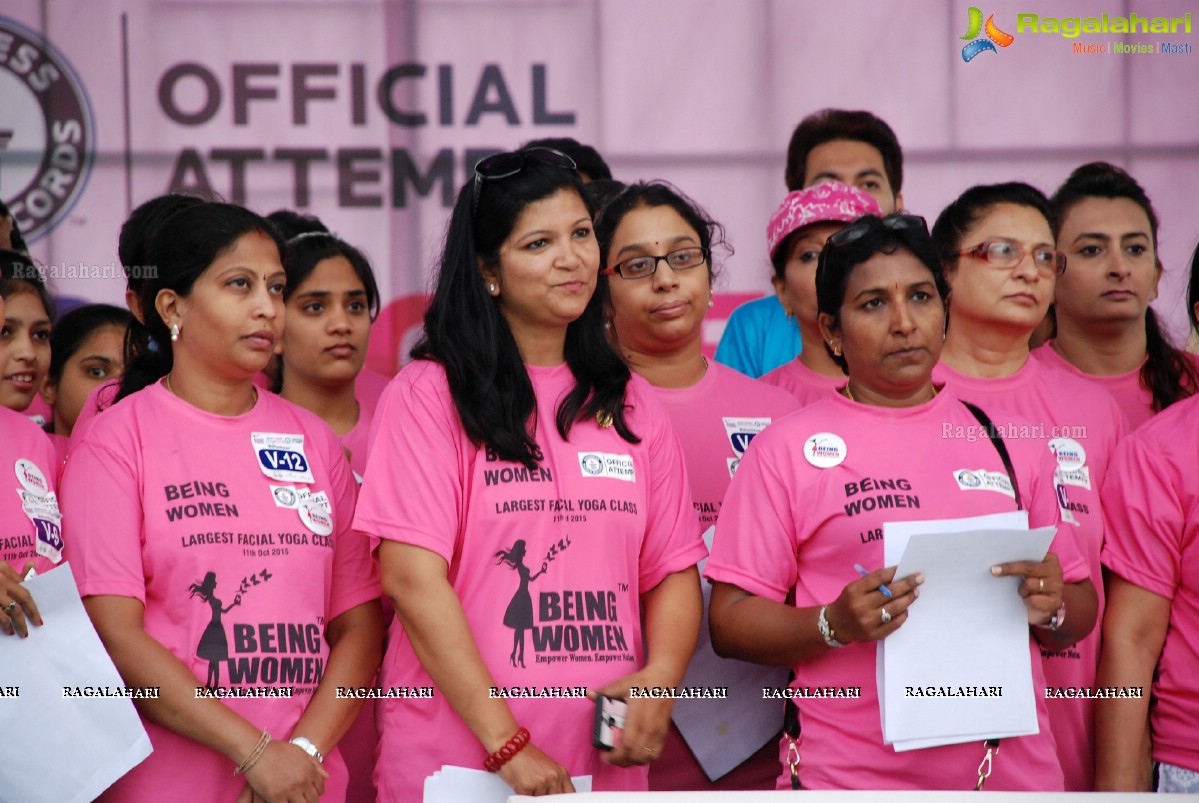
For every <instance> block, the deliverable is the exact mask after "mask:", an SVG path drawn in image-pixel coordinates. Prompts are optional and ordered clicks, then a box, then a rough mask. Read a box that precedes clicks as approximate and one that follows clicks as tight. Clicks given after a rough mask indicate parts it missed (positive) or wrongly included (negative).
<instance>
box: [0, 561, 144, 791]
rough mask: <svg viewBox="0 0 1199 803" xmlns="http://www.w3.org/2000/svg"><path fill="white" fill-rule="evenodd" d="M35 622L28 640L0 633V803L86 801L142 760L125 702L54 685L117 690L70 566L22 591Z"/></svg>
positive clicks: (140, 741)
mask: <svg viewBox="0 0 1199 803" xmlns="http://www.w3.org/2000/svg"><path fill="white" fill-rule="evenodd" d="M24 585H25V587H26V588H27V589H29V592H30V594H32V595H33V599H34V602H36V603H37V606H38V610H39V611H40V612H41V614H42V620H43V621H44V622H45V624H44V625H43V626H42V627H30V628H29V638H27V639H20V638H17V637H16V636H5V635H0V686H3V687H5V688H7V687H12V686H15V687H17V688H18V689H19V695H20V696H18V697H7V696H6V697H5V698H4V699H0V714H2V716H0V719H2V720H3V721H4V722H5V723H6V725H5V728H4V731H5V734H6V737H7V738H9V739H11V740H12V744H11V745H10V747H11V750H10V751H8V752H6V754H5V757H4V759H3V760H0V798H2V799H4V800H13V801H17V800H19V801H21V802H22V803H43V801H44V803H86V801H90V800H93V799H94V798H96V797H97V796H98V795H99V794H100V793H101V792H103V791H104V790H105V789H107V788H108V787H109V786H111V785H112V783H113V782H114V781H116V780H117V779H118V778H120V777H121V776H122V775H124V774H125V773H126V772H128V771H129V770H131V769H133V768H134V767H136V766H137V765H138V764H139V763H141V762H142V760H144V759H145V758H146V756H148V755H150V750H151V747H150V738H149V737H148V736H147V735H146V731H145V729H144V728H143V727H142V723H141V720H140V719H139V718H138V715H137V710H136V709H135V708H134V707H133V702H132V701H130V700H129V699H127V698H124V697H68V696H67V693H66V692H64V687H65V688H69V689H71V690H72V691H73V690H74V689H76V688H84V687H89V688H93V689H94V688H97V687H101V688H110V689H118V688H119V689H123V688H124V687H125V683H124V681H122V680H121V676H120V675H119V674H118V673H117V670H116V667H115V666H113V664H112V660H111V659H110V658H109V657H108V653H107V652H105V650H104V645H103V644H101V643H100V637H99V636H98V635H96V631H95V629H94V628H93V627H92V623H91V620H90V619H89V618H88V616H87V612H86V611H85V610H84V609H83V603H82V602H81V601H80V599H79V588H78V587H77V586H76V585H75V576H74V575H73V574H72V572H71V567H70V564H68V563H64V564H62V565H61V566H56V567H55V568H53V569H51V570H50V571H48V572H46V573H45V574H41V575H38V576H37V577H34V578H33V579H31V580H27V581H26V582H25V583H24Z"/></svg>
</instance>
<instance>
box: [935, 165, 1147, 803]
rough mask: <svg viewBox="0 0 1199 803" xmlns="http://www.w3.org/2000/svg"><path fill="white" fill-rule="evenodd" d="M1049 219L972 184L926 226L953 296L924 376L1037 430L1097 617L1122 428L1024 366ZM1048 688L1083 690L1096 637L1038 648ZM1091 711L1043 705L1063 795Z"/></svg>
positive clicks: (1076, 393)
mask: <svg viewBox="0 0 1199 803" xmlns="http://www.w3.org/2000/svg"><path fill="white" fill-rule="evenodd" d="M1052 219H1053V212H1052V210H1051V209H1050V207H1049V201H1048V199H1046V198H1045V196H1044V195H1043V194H1042V193H1041V191H1040V190H1038V189H1036V188H1034V187H1030V186H1029V185H1027V184H1022V183H1019V182H1011V183H1007V184H989V185H979V186H976V187H972V188H970V189H968V190H966V192H964V193H962V195H960V196H959V197H958V198H957V200H955V201H954V202H953V203H951V204H950V205H949V206H947V207H946V208H945V209H944V211H942V212H941V215H940V216H939V217H938V218H937V223H936V225H934V226H933V230H932V236H933V239H934V240H935V241H936V243H937V247H938V249H940V251H941V258H942V259H943V260H944V263H945V274H946V278H947V279H948V280H949V285H950V288H951V289H952V292H953V303H952V304H951V306H950V309H949V329H948V332H947V334H946V340H945V347H944V349H943V350H942V352H941V362H940V363H938V365H937V367H936V369H935V370H934V372H933V376H934V377H935V378H936V379H937V380H938V381H943V382H946V383H948V384H949V385H950V386H951V387H952V388H953V389H954V391H955V392H956V393H958V395H960V396H961V397H962V398H964V399H967V400H969V401H971V402H974V403H975V404H978V405H980V406H981V407H983V408H984V409H986V410H987V411H988V413H989V414H990V415H991V416H992V418H993V420H996V421H997V422H998V421H1002V420H1003V419H1002V416H1003V415H1011V414H1015V415H1017V416H1021V417H1023V418H1024V419H1026V420H1029V421H1032V422H1033V423H1034V424H1036V425H1038V429H1037V430H1035V431H1033V432H1031V433H1029V434H1030V436H1031V437H1032V438H1033V439H1036V440H1039V441H1041V443H1042V444H1044V446H1045V448H1046V451H1047V452H1052V453H1053V454H1054V456H1055V458H1056V460H1057V463H1058V466H1057V470H1056V472H1055V476H1054V487H1055V489H1056V491H1057V498H1058V506H1059V509H1060V511H1061V517H1062V522H1063V524H1064V525H1067V526H1070V527H1071V528H1073V530H1074V533H1075V535H1076V536H1078V539H1079V542H1080V546H1081V548H1082V550H1083V552H1084V554H1085V555H1086V558H1087V565H1088V566H1089V567H1090V578H1091V582H1092V584H1093V585H1095V586H1096V591H1097V592H1098V594H1099V612H1100V615H1102V610H1103V594H1102V573H1101V567H1100V564H1099V550H1100V548H1101V547H1102V545H1103V504H1102V500H1101V498H1100V495H1099V489H1100V487H1101V485H1102V484H1103V478H1104V475H1105V473H1106V471H1107V466H1108V462H1109V460H1110V459H1111V455H1112V452H1113V451H1114V450H1115V448H1116V444H1117V442H1118V441H1119V440H1120V438H1121V437H1123V435H1124V433H1125V431H1126V430H1127V424H1126V423H1125V420H1124V414H1123V413H1122V412H1121V411H1120V408H1119V406H1118V405H1117V404H1116V402H1115V400H1114V399H1112V398H1111V396H1110V395H1109V394H1108V393H1107V392H1106V391H1104V390H1103V389H1102V388H1099V387H1097V386H1096V385H1095V383H1093V382H1090V381H1089V380H1085V379H1081V378H1080V377H1078V376H1076V375H1075V374H1074V373H1072V372H1069V371H1065V370H1062V369H1059V368H1055V367H1054V366H1051V365H1047V364H1045V363H1043V362H1041V361H1040V360H1032V359H1029V348H1028V342H1029V336H1030V334H1031V333H1032V331H1033V329H1035V328H1036V326H1037V323H1038V322H1039V321H1041V320H1042V319H1043V318H1044V316H1045V310H1046V309H1047V308H1048V306H1049V304H1050V302H1051V301H1052V300H1053V287H1054V281H1055V279H1057V278H1058V277H1059V276H1060V274H1061V271H1063V270H1065V268H1066V260H1065V258H1064V256H1062V255H1061V254H1060V253H1059V252H1058V251H1057V250H1056V248H1055V245H1054V238H1053V226H1052V224H1051V222H1050V221H1051V220H1052ZM1041 655H1042V658H1043V659H1044V661H1045V681H1046V683H1047V684H1048V685H1049V686H1050V687H1054V688H1062V687H1074V688H1083V687H1090V686H1091V685H1093V684H1094V681H1095V666H1096V664H1097V663H1098V661H1099V631H1098V628H1096V629H1095V630H1094V631H1093V632H1092V633H1091V634H1090V635H1089V636H1087V637H1086V638H1085V639H1083V640H1082V641H1080V642H1078V643H1077V644H1075V645H1073V646H1072V647H1071V648H1070V649H1069V650H1049V649H1044V650H1042V651H1041ZM1093 712H1094V706H1093V701H1091V700H1089V699H1078V698H1075V699H1064V700H1056V699H1055V700H1053V701H1052V702H1050V704H1049V720H1050V722H1051V723H1052V725H1053V731H1054V737H1055V739H1056V740H1057V747H1058V757H1059V758H1060V759H1061V762H1062V770H1063V773H1064V774H1065V779H1066V790H1067V791H1069V792H1089V791H1091V789H1092V788H1093V779H1092V775H1093V773H1094V759H1095V750H1094V744H1095V740H1094V735H1093V728H1092V719H1093Z"/></svg>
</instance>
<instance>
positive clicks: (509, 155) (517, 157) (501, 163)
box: [470, 147, 579, 219]
mask: <svg viewBox="0 0 1199 803" xmlns="http://www.w3.org/2000/svg"><path fill="white" fill-rule="evenodd" d="M531 161H532V162H540V163H541V164H546V165H550V166H552V167H561V168H564V169H566V170H576V171H577V170H578V169H579V166H578V165H576V164H575V160H574V159H571V158H570V157H569V156H567V155H566V154H565V153H563V152H562V151H558V150H554V149H553V148H544V147H537V148H526V149H525V150H521V151H507V152H505V153H493V154H492V155H491V156H488V157H485V158H483V159H480V160H479V163H478V164H476V165H475V183H474V186H473V187H472V188H471V199H470V216H471V218H472V219H473V218H474V217H475V214H476V213H477V212H478V211H479V190H480V189H482V186H483V182H484V181H488V180H491V179H498V178H508V177H509V176H515V175H516V174H517V173H519V172H520V171H522V170H524V169H525V167H526V166H527V165H528V164H529V162H531Z"/></svg>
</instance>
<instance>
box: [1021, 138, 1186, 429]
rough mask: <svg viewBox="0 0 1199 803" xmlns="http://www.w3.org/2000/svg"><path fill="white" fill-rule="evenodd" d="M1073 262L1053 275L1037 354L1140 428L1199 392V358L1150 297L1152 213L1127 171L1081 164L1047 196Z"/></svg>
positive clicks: (1157, 275)
mask: <svg viewBox="0 0 1199 803" xmlns="http://www.w3.org/2000/svg"><path fill="white" fill-rule="evenodd" d="M1052 204H1053V210H1054V213H1055V215H1056V216H1057V231H1056V234H1057V241H1058V244H1059V246H1060V248H1061V250H1062V251H1063V252H1065V254H1066V258H1067V260H1068V261H1069V264H1070V270H1068V271H1066V272H1065V273H1064V274H1062V276H1061V277H1060V278H1059V279H1058V281H1057V288H1056V290H1055V292H1054V310H1055V314H1056V317H1057V334H1056V336H1055V338H1054V340H1053V341H1051V342H1049V343H1046V344H1045V345H1044V346H1041V347H1040V348H1039V349H1037V350H1036V352H1035V354H1036V356H1037V357H1039V358H1041V359H1044V360H1045V361H1046V362H1049V363H1052V364H1056V365H1058V366H1059V367H1066V368H1068V369H1069V370H1072V371H1074V372H1075V373H1077V374H1079V375H1081V376H1085V377H1089V378H1091V379H1093V380H1095V381H1096V382H1097V383H1099V384H1100V385H1102V386H1103V387H1104V388H1106V389H1107V390H1108V392H1110V393H1111V394H1112V396H1114V397H1115V399H1116V401H1117V402H1118V403H1119V405H1120V407H1121V409H1123V410H1124V414H1125V415H1126V416H1128V420H1129V423H1130V424H1131V425H1132V427H1133V428H1134V429H1135V428H1136V427H1138V426H1140V425H1141V424H1143V423H1144V422H1145V421H1147V420H1149V419H1150V418H1151V417H1152V416H1153V414H1154V413H1157V412H1160V411H1162V410H1164V409H1166V408H1167V407H1169V406H1170V405H1171V404H1173V403H1174V402H1176V401H1178V400H1179V399H1185V398H1186V397H1187V396H1190V395H1191V394H1192V393H1194V392H1195V391H1196V389H1199V362H1197V361H1196V358H1195V356H1194V355H1190V354H1186V353H1185V352H1182V351H1179V350H1178V349H1177V348H1175V347H1174V345H1173V344H1172V343H1171V342H1170V339H1169V336H1168V335H1167V334H1166V332H1165V331H1163V329H1162V327H1161V324H1160V323H1158V320H1157V315H1156V313H1154V311H1153V309H1152V308H1151V307H1150V306H1149V302H1151V301H1153V300H1154V299H1155V298H1157V286H1158V282H1159V281H1160V280H1161V275H1162V264H1161V262H1160V261H1159V260H1158V258H1157V227H1158V223H1157V213H1156V212H1154V211H1153V204H1152V203H1151V202H1150V201H1149V196H1148V195H1146V194H1145V190H1144V189H1142V188H1141V185H1140V184H1138V183H1137V182H1136V180H1135V179H1133V178H1132V176H1130V175H1128V173H1126V172H1124V171H1123V170H1121V169H1120V168H1118V167H1116V166H1115V165H1111V164H1108V163H1106V162H1091V163H1090V164H1085V165H1083V166H1081V167H1079V168H1078V169H1076V170H1075V171H1074V172H1073V173H1071V174H1070V177H1069V178H1067V179H1066V181H1065V183H1063V184H1062V186H1060V187H1058V189H1057V192H1055V193H1054V194H1053V198H1052Z"/></svg>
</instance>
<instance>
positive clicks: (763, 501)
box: [704, 428, 799, 602]
mask: <svg viewBox="0 0 1199 803" xmlns="http://www.w3.org/2000/svg"><path fill="white" fill-rule="evenodd" d="M775 434H777V433H775ZM770 435H771V432H770V430H769V428H767V431H766V432H763V433H762V434H761V435H759V436H758V437H756V438H754V440H753V442H752V443H750V445H749V449H747V450H746V452H745V456H744V457H743V458H742V459H741V462H740V464H738V466H737V473H736V474H735V475H734V476H733V481H732V482H731V483H730V484H729V489H728V492H727V493H726V494H725V497H724V504H723V505H722V506H721V508H720V518H719V519H717V521H716V534H715V537H714V539H713V541H712V554H711V556H709V558H708V565H707V566H706V567H705V569H704V576H705V577H707V578H708V579H709V580H711V581H713V582H717V583H728V584H730V585H734V586H737V587H738V588H741V589H744V590H745V591H748V592H749V593H751V594H755V595H757V596H759V597H764V598H766V599H772V600H776V601H778V602H782V601H783V600H785V599H786V598H787V595H788V594H789V593H790V592H791V589H793V588H794V587H795V582H796V555H797V554H798V549H799V541H798V536H797V532H796V528H795V521H794V518H793V517H792V515H791V510H792V499H793V491H792V489H791V488H790V487H789V483H787V482H786V480H785V479H784V477H783V476H782V475H781V474H780V466H779V465H777V464H776V463H777V458H778V457H779V456H782V455H785V452H782V451H779V450H777V449H773V448H763V446H764V444H762V443H759V441H762V440H763V439H765V438H768V437H769V436H770ZM771 443H773V441H772V442H771Z"/></svg>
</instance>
